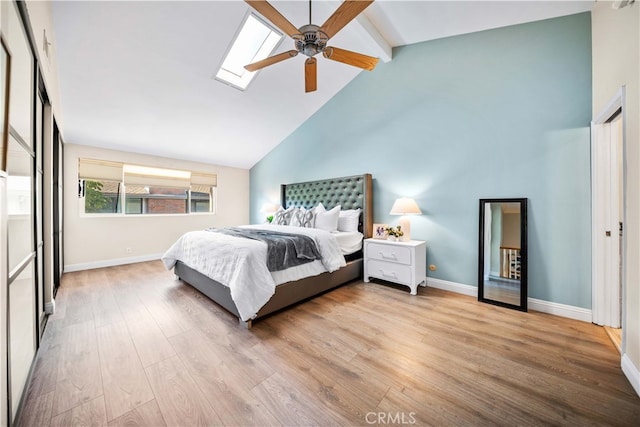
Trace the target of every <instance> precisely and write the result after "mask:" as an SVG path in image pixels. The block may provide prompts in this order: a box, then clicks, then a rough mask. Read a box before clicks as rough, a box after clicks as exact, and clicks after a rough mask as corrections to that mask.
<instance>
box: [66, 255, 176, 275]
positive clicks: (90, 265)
mask: <svg viewBox="0 0 640 427" xmlns="http://www.w3.org/2000/svg"><path fill="white" fill-rule="evenodd" d="M162 255H164V254H151V255H141V256H135V257H129V258H116V259H108V260H104V261H94V262H84V263H80V264H69V265H65V266H64V272H65V273H70V272H72V271H82V270H92V269H94V268H103V267H113V266H116V265H125V264H135V263H136V262H145V261H155V260H157V259H160V258H162Z"/></svg>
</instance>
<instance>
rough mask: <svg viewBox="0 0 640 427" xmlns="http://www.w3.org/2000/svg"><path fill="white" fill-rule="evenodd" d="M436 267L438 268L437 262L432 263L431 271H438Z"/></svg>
mask: <svg viewBox="0 0 640 427" xmlns="http://www.w3.org/2000/svg"><path fill="white" fill-rule="evenodd" d="M436 269H437V267H436V265H435V264H431V265H430V266H429V270H431V271H436Z"/></svg>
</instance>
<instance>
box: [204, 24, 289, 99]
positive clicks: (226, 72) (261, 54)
mask: <svg viewBox="0 0 640 427" xmlns="http://www.w3.org/2000/svg"><path fill="white" fill-rule="evenodd" d="M281 40H282V34H281V33H280V32H278V31H276V30H275V29H274V28H273V27H271V26H270V25H268V24H266V23H265V22H264V21H262V20H261V19H260V18H258V17H257V16H255V15H254V14H253V13H249V14H248V15H247V18H246V19H245V21H244V23H243V24H242V28H241V29H240V31H239V32H238V34H237V35H236V38H235V39H234V41H233V43H232V45H231V48H230V49H229V50H228V51H227V54H226V55H225V58H224V61H223V62H222V65H221V66H220V69H219V70H218V72H217V73H216V79H217V80H221V81H223V82H225V83H227V84H229V85H231V86H233V87H235V88H238V89H240V90H245V89H246V88H247V86H248V85H249V83H251V80H253V77H254V76H255V74H256V73H255V72H249V71H247V70H245V68H244V66H245V65H247V64H251V63H253V62H256V61H260V60H262V59H265V58H266V57H268V56H269V55H271V53H272V52H273V51H274V50H275V48H276V47H277V46H278V44H280V41H281Z"/></svg>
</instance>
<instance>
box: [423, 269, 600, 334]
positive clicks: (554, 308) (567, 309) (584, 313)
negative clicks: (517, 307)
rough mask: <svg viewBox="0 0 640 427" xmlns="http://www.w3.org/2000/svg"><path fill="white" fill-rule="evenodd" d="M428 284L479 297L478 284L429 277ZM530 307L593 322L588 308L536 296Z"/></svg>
mask: <svg viewBox="0 0 640 427" xmlns="http://www.w3.org/2000/svg"><path fill="white" fill-rule="evenodd" d="M427 286H430V287H432V288H437V289H442V290H445V291H450V292H455V293H458V294H463V295H469V296H472V297H476V298H477V297H478V288H477V287H476V286H470V285H463V284H462V283H456V282H449V281H447V280H442V279H434V278H432V277H427ZM527 305H528V308H529V309H531V310H534V311H540V312H542V313H548V314H553V315H556V316H560V317H567V318H569V319H575V320H580V321H582V322H587V323H591V319H592V315H591V310H589V309H587V308H581V307H574V306H572V305H566V304H559V303H556V302H550V301H543V300H539V299H535V298H529V299H528V300H527Z"/></svg>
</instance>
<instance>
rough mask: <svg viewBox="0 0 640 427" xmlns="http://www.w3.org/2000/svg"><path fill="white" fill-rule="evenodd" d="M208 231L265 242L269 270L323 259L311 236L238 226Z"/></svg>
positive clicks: (282, 268)
mask: <svg viewBox="0 0 640 427" xmlns="http://www.w3.org/2000/svg"><path fill="white" fill-rule="evenodd" d="M207 231H213V232H216V233H222V234H226V235H228V236H235V237H244V238H246V239H253V240H260V241H262V242H265V243H266V244H267V269H268V270H269V271H278V270H284V269H287V268H289V267H295V266H297V265H301V264H306V263H308V262H311V261H315V260H317V259H321V256H320V253H319V252H318V248H317V247H316V242H315V241H314V240H313V239H312V238H311V237H309V236H303V235H300V234H289V233H280V232H276V231H267V230H250V229H245V228H237V227H230V228H209V229H207Z"/></svg>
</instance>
